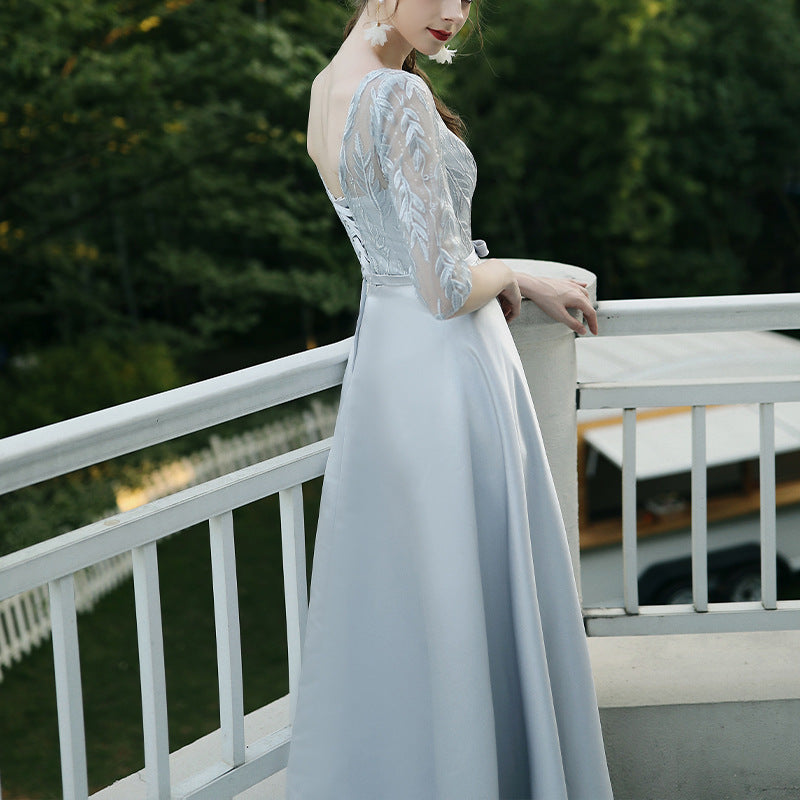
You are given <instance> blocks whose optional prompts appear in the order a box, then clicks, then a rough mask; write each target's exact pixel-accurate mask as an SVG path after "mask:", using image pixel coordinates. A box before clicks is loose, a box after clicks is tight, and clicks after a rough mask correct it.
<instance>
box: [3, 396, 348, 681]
mask: <svg viewBox="0 0 800 800" xmlns="http://www.w3.org/2000/svg"><path fill="white" fill-rule="evenodd" d="M337 408H338V407H337V405H335V404H331V405H325V404H323V403H322V402H320V401H319V400H314V401H312V403H311V407H310V408H309V409H307V410H306V411H304V412H303V413H302V414H300V415H297V416H294V417H290V418H287V419H285V420H281V421H279V422H272V423H270V424H268V425H264V426H262V427H261V428H257V429H254V430H251V431H247V432H246V433H243V434H241V435H239V436H231V437H228V438H224V439H223V438H221V437H219V436H211V437H210V438H209V447H207V448H205V449H203V450H200V451H199V452H197V453H194V454H193V455H191V456H189V457H186V458H182V459H179V460H177V461H174V462H171V463H169V464H166V465H164V466H162V467H160V468H159V469H157V470H154V471H153V472H152V473H150V474H149V475H148V476H147V477H146V478H145V479H144V481H143V482H142V485H141V486H139V487H136V488H120V489H119V490H118V491H117V503H118V509H117V510H119V511H124V510H128V509H130V508H134V507H136V506H139V505H144V504H145V503H149V502H150V501H152V500H156V499H158V498H159V497H166V496H168V495H170V494H173V493H174V492H178V491H181V490H182V489H186V488H188V487H189V486H195V485H197V484H200V483H204V482H205V481H208V480H211V479H212V478H216V477H219V476H220V475H225V474H227V473H229V472H233V471H234V470H236V469H241V468H242V467H246V466H249V465H250V464H256V463H258V462H260V461H265V460H266V459H268V458H272V457H274V456H277V455H280V454H282V453H288V452H289V451H291V450H295V449H297V448H298V447H302V446H303V445H306V444H311V443H312V442H317V441H319V440H320V439H325V438H327V437H328V436H330V435H331V434H332V433H333V428H334V425H335V423H336V412H337ZM114 513H116V510H115V511H113V512H110V513H109V515H108V516H112V515H113V514H114ZM132 569H133V567H132V563H131V554H130V552H126V553H122V554H120V555H118V556H114V557H113V558H109V559H107V560H106V561H101V562H100V563H98V564H93V565H92V566H90V567H87V568H86V569H84V570H81V571H80V572H77V573H76V574H75V606H76V609H77V611H79V612H83V611H91V609H92V608H94V605H95V603H96V602H97V601H98V600H99V599H100V598H101V597H103V596H104V595H105V594H107V593H108V592H110V591H111V590H112V589H114V588H115V587H116V586H118V585H119V584H120V583H122V581H124V580H126V579H127V578H128V577H129V576H130V574H131V572H132ZM49 636H50V604H49V599H48V589H47V585H44V586H38V587H36V588H35V589H31V590H30V591H27V592H22V593H21V594H18V595H15V596H14V597H10V598H8V599H7V600H2V601H0V682H2V680H3V670H4V669H8V668H9V667H10V666H11V665H12V664H13V663H14V662H16V661H19V660H20V659H21V658H22V657H23V656H24V655H26V654H27V653H29V652H30V651H31V650H32V649H33V648H34V647H36V646H37V645H39V644H41V643H42V642H43V641H44V640H45V639H47V638H49Z"/></svg>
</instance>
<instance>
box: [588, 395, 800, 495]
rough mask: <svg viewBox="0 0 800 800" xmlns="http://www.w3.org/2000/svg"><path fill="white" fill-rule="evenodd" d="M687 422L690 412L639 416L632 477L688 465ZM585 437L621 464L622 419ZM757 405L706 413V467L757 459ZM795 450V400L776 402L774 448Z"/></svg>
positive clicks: (798, 418)
mask: <svg viewBox="0 0 800 800" xmlns="http://www.w3.org/2000/svg"><path fill="white" fill-rule="evenodd" d="M691 428H692V421H691V413H690V412H689V411H685V412H676V413H668V414H665V415H664V416H657V417H651V418H645V419H639V420H638V421H637V423H636V478H637V480H646V479H648V478H660V477H663V476H665V475H675V474H678V473H681V472H689V471H690V470H691V468H692V430H691ZM584 438H585V439H586V441H587V442H588V443H589V444H590V445H591V446H592V447H594V448H595V449H596V450H598V451H599V452H600V453H602V454H603V455H604V456H605V457H606V458H608V459H609V460H610V461H611V462H612V463H614V464H616V465H617V466H618V467H619V468H620V469H621V468H622V422H621V420H620V422H619V423H618V424H606V425H604V426H603V427H598V428H589V429H588V430H586V431H585V433H584ZM759 449H760V445H759V412H758V407H757V406H720V407H712V408H709V409H708V410H707V412H706V458H707V462H708V466H710V467H712V466H720V465H722V464H732V463H736V462H738V461H745V460H747V459H752V458H758V454H759ZM793 450H800V403H778V404H776V405H775V451H776V452H777V453H787V452H791V451H793Z"/></svg>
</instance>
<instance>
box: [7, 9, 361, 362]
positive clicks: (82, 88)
mask: <svg viewBox="0 0 800 800" xmlns="http://www.w3.org/2000/svg"><path fill="white" fill-rule="evenodd" d="M305 14H311V15H313V17H314V19H315V28H316V29H317V30H322V31H329V32H330V33H328V34H327V39H326V38H325V37H323V41H327V40H330V39H333V37H334V36H335V32H337V31H338V28H339V26H340V24H341V18H342V10H341V9H339V8H338V7H337V6H336V5H335V4H323V3H322V2H319V0H308V2H305V3H300V2H298V3H295V4H294V5H293V7H292V8H290V9H285V8H283V9H281V10H280V11H277V12H273V11H271V10H270V8H269V7H268V6H267V5H266V4H265V3H263V2H259V0H255V2H253V1H252V0H251V2H241V3H236V2H228V1H227V0H224V1H223V0H214V1H213V2H193V0H167V1H166V2H162V3H155V2H127V3H118V2H110V0H94V1H93V2H86V3H79V4H76V3H73V2H66V0H64V1H62V2H58V1H56V2H54V1H53V0H9V2H8V3H5V4H3V6H2V9H0V31H2V33H0V47H2V49H3V52H4V58H3V60H2V62H1V63H0V81H2V84H0V85H2V86H3V89H2V90H0V126H2V127H0V146H2V148H3V151H4V162H5V164H6V169H5V173H4V175H3V176H2V179H0V253H2V255H3V257H4V264H3V267H2V271H3V276H4V284H5V285H4V291H3V314H2V316H1V317H0V342H4V343H6V347H7V348H8V349H11V350H12V351H14V352H17V351H19V349H20V348H23V347H39V346H43V345H47V344H50V343H53V342H57V343H59V344H65V343H66V344H69V343H75V342H77V341H78V340H79V338H80V337H83V336H85V335H87V334H91V335H92V336H100V337H104V336H111V337H114V336H116V335H117V334H118V333H119V331H120V330H129V329H131V328H132V327H133V328H137V330H138V331H139V335H141V336H144V337H150V338H156V339H163V340H165V341H167V342H169V343H170V344H171V345H172V346H173V347H178V348H179V352H202V351H204V350H207V349H208V348H210V347H219V346H220V345H221V344H224V342H225V341H226V340H227V339H228V338H236V337H239V336H242V335H244V334H247V333H248V332H251V331H252V330H253V329H254V328H256V327H257V326H259V325H264V324H266V323H269V321H270V320H271V319H275V318H276V317H277V318H278V319H281V320H283V321H287V320H288V321H291V317H290V314H294V315H297V317H298V318H299V316H300V315H299V314H297V309H298V307H304V306H310V307H311V308H314V309H319V310H320V311H321V312H322V313H325V314H335V313H337V312H340V311H342V310H352V309H353V308H354V307H356V303H357V294H356V291H355V289H354V282H353V281H352V280H351V279H352V277H353V275H354V274H357V272H356V271H355V268H354V258H353V257H352V256H351V255H349V254H348V251H347V249H346V241H345V242H344V243H340V242H339V239H340V237H338V236H333V235H332V232H333V231H334V230H337V229H336V226H337V225H338V224H339V223H338V220H336V219H335V216H333V215H332V214H331V213H329V212H330V211H331V209H330V208H329V204H328V201H327V199H326V198H325V197H324V195H322V196H320V192H319V187H318V177H317V176H316V173H315V172H314V170H313V165H312V164H310V162H309V160H308V157H307V155H306V153H305V119H306V110H307V95H308V90H309V86H310V82H311V78H312V77H313V75H314V74H315V73H316V71H318V69H319V68H320V67H321V66H322V65H323V64H324V61H325V57H324V56H323V54H322V52H321V51H320V50H319V48H318V47H317V46H316V45H315V44H312V43H311V39H310V35H309V33H308V32H307V33H306V34H305V36H303V37H300V36H298V35H297V29H298V28H299V27H300V26H301V23H302V18H303V16H304V15H305ZM337 233H338V230H337ZM281 308H283V314H282V315H281V313H280V309H281ZM276 311H278V312H279V313H277V314H276ZM295 325H296V327H297V328H300V323H299V322H296V323H295Z"/></svg>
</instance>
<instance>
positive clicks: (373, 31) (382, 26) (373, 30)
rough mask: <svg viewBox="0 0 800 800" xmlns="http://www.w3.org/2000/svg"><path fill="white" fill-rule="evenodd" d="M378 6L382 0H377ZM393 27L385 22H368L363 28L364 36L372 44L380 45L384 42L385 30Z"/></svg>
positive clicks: (381, 4) (380, 5)
mask: <svg viewBox="0 0 800 800" xmlns="http://www.w3.org/2000/svg"><path fill="white" fill-rule="evenodd" d="M378 6H379V7H382V6H383V0H378ZM393 28H394V26H393V25H388V24H387V23H385V22H369V23H367V27H366V29H365V30H364V38H365V39H366V40H367V41H368V42H369V43H370V44H371V45H372V46H373V47H380V46H381V45H384V44H386V32H387V31H390V30H392V29H393Z"/></svg>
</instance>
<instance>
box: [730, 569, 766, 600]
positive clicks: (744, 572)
mask: <svg viewBox="0 0 800 800" xmlns="http://www.w3.org/2000/svg"><path fill="white" fill-rule="evenodd" d="M725 586H726V592H725V594H726V597H727V599H728V600H729V601H730V602H732V603H752V602H757V601H758V600H760V599H761V572H760V570H759V569H758V568H757V567H742V568H741V569H737V570H734V571H733V572H731V574H730V575H729V576H728V577H727V579H726V580H725Z"/></svg>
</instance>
